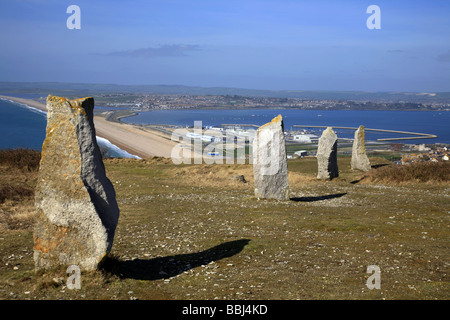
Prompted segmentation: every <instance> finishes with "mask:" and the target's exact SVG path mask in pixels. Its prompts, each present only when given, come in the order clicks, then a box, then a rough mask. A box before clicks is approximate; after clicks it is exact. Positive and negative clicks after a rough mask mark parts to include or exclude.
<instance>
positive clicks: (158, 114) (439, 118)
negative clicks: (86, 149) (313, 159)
mask: <svg viewBox="0 0 450 320" xmlns="http://www.w3.org/2000/svg"><path fill="white" fill-rule="evenodd" d="M96 109H98V110H101V109H102V108H101V107H98V108H97V107H96ZM278 114H281V115H282V116H283V119H284V123H285V130H291V129H293V130H295V129H296V128H294V127H293V126H294V125H315V126H345V127H358V126H359V125H364V126H365V127H367V128H374V129H387V130H399V131H410V132H420V133H427V134H434V135H436V136H437V138H435V139H420V140H403V141H400V142H402V143H450V130H449V123H450V112H437V111H423V112H420V111H337V110H334V111H326V110H291V109H251V110H205V109H201V110H192V109H190V110H156V111H147V112H140V113H138V115H136V116H133V117H128V118H124V119H122V121H124V122H128V123H139V124H170V125H179V126H188V127H189V126H193V125H194V121H202V124H203V126H219V125H222V124H254V125H258V126H259V125H262V124H264V123H267V122H269V121H270V120H271V119H272V118H274V117H275V116H277V115H278ZM45 126H46V114H45V113H44V112H42V111H39V110H36V109H33V108H30V107H28V106H26V105H22V104H19V103H16V102H12V101H9V100H3V99H0V149H12V148H30V149H34V150H41V148H42V143H43V141H44V138H45ZM322 130H323V129H316V132H315V133H316V134H320V132H319V131H322ZM336 132H337V133H338V135H339V136H340V137H348V138H352V134H353V133H352V131H349V130H347V131H346V130H339V129H336ZM366 134H367V135H366V137H367V140H376V139H378V138H392V137H398V136H399V135H398V134H392V133H374V132H366ZM401 136H405V135H401ZM97 141H98V143H99V145H100V146H101V147H103V148H104V149H107V150H108V152H109V156H112V157H133V155H130V154H129V153H127V152H126V151H124V150H121V149H119V148H118V147H116V146H114V145H112V144H111V143H110V142H109V141H108V140H106V139H98V140H97Z"/></svg>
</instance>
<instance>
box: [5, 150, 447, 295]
mask: <svg viewBox="0 0 450 320" xmlns="http://www.w3.org/2000/svg"><path fill="white" fill-rule="evenodd" d="M18 159H22V160H21V161H19V160H18ZM38 161H39V153H38V152H34V151H29V150H28V151H27V150H18V151H0V299H127V300H128V299H211V300H212V299H448V298H449V296H450V285H449V281H450V276H449V274H448V273H449V272H448V271H449V243H450V242H449V240H450V237H449V235H450V231H449V230H450V229H449V211H448V208H449V186H450V183H449V176H450V165H449V164H448V163H441V164H427V165H418V166H403V167H401V168H400V167H396V166H394V165H391V164H389V162H388V161H386V160H383V159H381V158H371V162H372V164H373V165H375V167H376V168H374V169H372V170H371V171H369V172H368V173H366V174H364V173H360V172H352V171H351V170H350V158H349V157H340V158H339V169H340V177H339V178H337V179H334V180H332V181H317V179H316V174H317V163H316V159H315V158H303V159H295V160H289V163H288V164H289V171H290V172H289V182H290V187H291V200H290V201H286V202H281V201H273V200H258V199H256V198H255V197H254V196H253V182H252V180H253V177H252V167H251V165H174V164H173V163H172V162H171V160H170V159H162V158H151V159H144V160H135V159H106V160H105V166H106V171H107V175H108V177H109V179H110V180H111V181H112V183H113V184H114V187H115V190H116V193H117V200H118V203H119V206H120V209H121V216H120V219H119V224H118V227H117V232H116V237H115V241H114V246H113V250H112V253H111V257H109V259H107V260H106V261H105V264H104V266H103V268H102V269H101V270H98V271H95V272H89V273H87V272H86V273H83V272H82V275H81V289H80V290H69V289H68V288H67V287H66V280H67V277H68V275H67V274H66V270H65V268H59V269H55V270H52V271H48V272H45V273H44V272H40V273H35V272H34V263H33V257H32V256H33V237H32V225H33V214H34V203H33V193H34V192H33V190H34V186H35V184H36V180H37V170H38ZM386 164H387V165H386ZM235 175H244V177H245V180H246V182H242V181H240V180H238V179H234V176H235ZM369 265H377V266H379V267H380V269H381V289H380V290H376V289H373V290H369V289H368V288H367V287H366V280H367V279H368V277H369V276H370V274H367V273H366V270H367V266H369Z"/></svg>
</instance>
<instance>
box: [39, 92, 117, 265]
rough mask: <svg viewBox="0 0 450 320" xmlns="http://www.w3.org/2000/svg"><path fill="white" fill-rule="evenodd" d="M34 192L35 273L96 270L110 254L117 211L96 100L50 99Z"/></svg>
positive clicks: (50, 97)
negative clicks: (100, 139)
mask: <svg viewBox="0 0 450 320" xmlns="http://www.w3.org/2000/svg"><path fill="white" fill-rule="evenodd" d="M47 109H48V113H47V129H46V130H47V132H46V138H45V141H44V144H43V146H42V157H41V162H40V168H39V178H38V183H37V186H36V192H35V205H36V222H35V229H34V235H33V236H34V261H35V268H36V269H37V270H39V269H48V268H52V267H54V266H57V265H72V264H74V265H78V266H79V267H80V268H81V269H85V270H92V269H95V268H96V267H97V266H98V264H99V262H100V261H101V260H102V258H103V257H104V256H105V255H106V254H107V253H108V252H109V251H110V250H111V247H112V244H113V238H114V233H115V229H116V226H117V222H118V219H119V208H118V205H117V202H116V198H115V191H114V188H113V186H112V184H111V182H110V181H109V180H108V178H107V177H106V174H105V167H104V165H103V162H102V158H101V154H100V150H99V148H98V145H97V141H96V137H95V128H94V123H93V119H94V117H93V109H94V99H93V98H84V99H78V100H68V99H65V98H60V97H54V96H48V98H47Z"/></svg>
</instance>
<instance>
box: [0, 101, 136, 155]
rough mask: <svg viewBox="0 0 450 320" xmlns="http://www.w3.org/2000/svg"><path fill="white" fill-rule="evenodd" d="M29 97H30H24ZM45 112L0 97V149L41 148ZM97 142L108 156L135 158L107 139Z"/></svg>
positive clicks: (43, 136) (45, 123) (98, 138)
mask: <svg viewBox="0 0 450 320" xmlns="http://www.w3.org/2000/svg"><path fill="white" fill-rule="evenodd" d="M24 98H30V97H24ZM46 125H47V114H46V113H45V112H43V111H40V110H37V109H35V108H30V107H28V106H26V105H24V104H20V103H16V102H12V101H9V100H4V99H0V149H16V148H28V149H32V150H42V144H43V142H44V139H45V128H46ZM97 143H98V145H99V146H100V148H102V149H103V150H104V152H106V154H107V156H109V157H122V158H137V157H136V156H134V155H132V154H129V153H128V152H126V151H125V150H122V149H120V148H118V147H117V146H115V145H113V144H112V143H110V142H109V141H108V140H107V139H104V138H100V137H97Z"/></svg>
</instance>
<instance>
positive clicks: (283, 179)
mask: <svg viewBox="0 0 450 320" xmlns="http://www.w3.org/2000/svg"><path fill="white" fill-rule="evenodd" d="M253 175H254V180H255V196H256V197H258V198H266V199H277V200H289V180H288V167H287V156H286V145H285V138H284V126H283V118H282V117H281V115H279V116H277V117H275V118H274V119H273V120H272V121H271V122H269V123H266V124H265V125H263V126H261V127H259V128H258V130H257V131H256V133H255V138H254V140H253Z"/></svg>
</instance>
